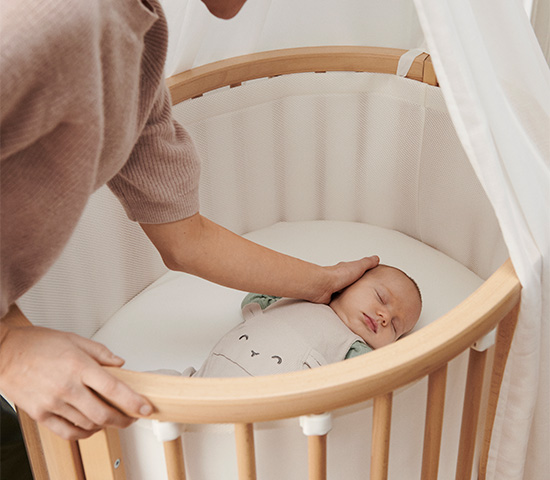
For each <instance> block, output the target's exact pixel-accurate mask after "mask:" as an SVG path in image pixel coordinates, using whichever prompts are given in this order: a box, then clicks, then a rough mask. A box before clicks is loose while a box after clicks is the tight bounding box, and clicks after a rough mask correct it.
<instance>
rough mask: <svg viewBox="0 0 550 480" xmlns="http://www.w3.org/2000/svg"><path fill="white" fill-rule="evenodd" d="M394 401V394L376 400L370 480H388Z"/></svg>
mask: <svg viewBox="0 0 550 480" xmlns="http://www.w3.org/2000/svg"><path fill="white" fill-rule="evenodd" d="M392 399H393V393H392V392H390V393H387V394H386V395H381V396H379V397H375V399H374V403H373V412H372V415H373V423H372V448H371V459H370V462H371V463H370V480H386V479H387V478H388V465H389V453H390V430H391V410H392Z"/></svg>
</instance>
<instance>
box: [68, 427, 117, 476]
mask: <svg viewBox="0 0 550 480" xmlns="http://www.w3.org/2000/svg"><path fill="white" fill-rule="evenodd" d="M78 444H79V446H80V454H81V456H82V464H83V467H84V472H85V474H86V480H125V479H126V471H125V469H124V462H123V461H122V448H121V446H120V438H119V436H118V430H116V429H114V428H106V429H103V430H100V431H99V432H97V433H95V434H93V435H92V436H91V437H89V438H86V439H84V440H80V441H79V442H78Z"/></svg>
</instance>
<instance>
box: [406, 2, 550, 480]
mask: <svg viewBox="0 0 550 480" xmlns="http://www.w3.org/2000/svg"><path fill="white" fill-rule="evenodd" d="M415 2H416V5H417V9H418V13H419V17H420V20H421V24H422V28H423V31H424V33H425V35H426V40H427V43H428V48H429V50H430V53H431V55H432V57H433V61H434V64H435V69H436V72H437V75H438V79H439V82H440V85H441V88H442V90H443V94H444V97H445V100H446V102H447V106H448V107H449V111H450V113H451V117H452V119H453V123H454V124H455V127H456V129H457V133H458V135H459V138H460V140H461V142H462V144H463V146H464V148H465V150H466V153H467V154H468V157H469V158H470V161H471V163H472V165H473V167H474V169H475V170H476V173H477V175H478V177H479V179H480V181H481V183H482V185H483V187H484V188H485V191H486V192H487V195H488V197H489V199H490V201H491V203H492V205H493V208H494V209H495V212H496V215H497V218H498V220H499V223H500V225H501V230H502V232H503V235H504V238H505V241H506V244H507V246H508V251H509V252H510V256H511V258H512V261H513V263H514V267H515V269H516V271H517V274H518V276H519V278H520V281H521V283H522V285H523V292H522V304H521V314H520V319H519V323H518V327H517V331H516V335H515V338H514V342H513V344H512V349H511V352H510V357H509V361H508V367H507V370H506V374H505V379H504V384H503V390H502V395H501V401H500V403H499V409H498V413H497V419H496V423H495V430H494V441H493V443H492V445H491V452H490V458H489V466H488V472H489V478H495V479H499V480H500V479H522V478H525V479H533V480H537V479H540V478H543V476H544V475H547V472H548V470H549V468H550V463H549V457H548V447H549V445H550V440H549V434H550V423H549V416H548V415H549V412H548V405H549V404H550V398H549V357H548V346H549V330H550V298H549V294H550V256H549V255H550V71H549V69H548V66H547V64H546V62H545V59H544V57H543V55H542V52H541V51H540V49H539V46H538V43H537V40H536V38H535V35H534V33H533V31H532V28H531V25H530V23H529V20H528V18H527V15H526V14H525V11H524V10H523V8H522V6H521V4H520V3H519V2H507V5H506V8H503V6H502V3H500V2H499V1H498V0H486V1H484V2H478V1H467V0H459V1H458V0H446V1H443V0H415Z"/></svg>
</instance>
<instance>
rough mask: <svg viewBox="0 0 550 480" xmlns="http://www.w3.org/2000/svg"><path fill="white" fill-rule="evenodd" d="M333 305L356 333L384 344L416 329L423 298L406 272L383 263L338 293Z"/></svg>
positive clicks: (373, 344)
mask: <svg viewBox="0 0 550 480" xmlns="http://www.w3.org/2000/svg"><path fill="white" fill-rule="evenodd" d="M329 306H330V307H331V308H332V309H333V310H334V312H335V313H336V314H337V315H338V316H339V317H340V319H341V320H342V322H344V324H345V325H346V326H347V327H348V328H349V329H350V330H351V331H352V332H353V333H355V334H356V335H359V336H360V337H361V338H362V339H363V340H364V341H365V342H366V343H367V344H369V345H370V346H371V347H372V348H380V347H383V346H384V345H388V344H390V343H392V342H395V341H396V340H397V339H398V338H399V337H401V336H402V335H404V334H406V333H408V332H410V331H411V330H412V328H413V327H414V326H415V325H416V322H417V321H418V318H419V317H420V311H421V309H422V298H421V295H420V290H419V288H418V286H417V284H416V282H415V281H414V280H413V279H412V278H410V277H409V276H408V275H407V274H406V273H405V272H403V271H401V270H399V269H398V268H395V267H390V266H388V265H382V264H381V265H378V266H377V267H375V268H373V269H371V270H368V271H367V272H365V274H364V275H363V276H362V277H361V278H360V279H359V280H357V281H356V282H355V283H352V284H351V285H350V286H349V287H346V288H345V289H344V290H342V291H341V292H339V293H338V294H336V295H335V296H334V297H333V298H332V300H331V302H330V303H329Z"/></svg>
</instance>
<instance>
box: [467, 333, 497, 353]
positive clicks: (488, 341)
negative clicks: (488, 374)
mask: <svg viewBox="0 0 550 480" xmlns="http://www.w3.org/2000/svg"><path fill="white" fill-rule="evenodd" d="M495 339H496V329H493V330H491V331H490V332H489V333H488V334H487V335H485V336H483V337H481V338H480V339H479V340H477V341H476V342H475V343H474V344H473V345H472V348H473V349H474V350H476V351H478V352H484V351H485V350H487V349H488V348H491V347H492V346H493V345H494V344H495Z"/></svg>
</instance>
